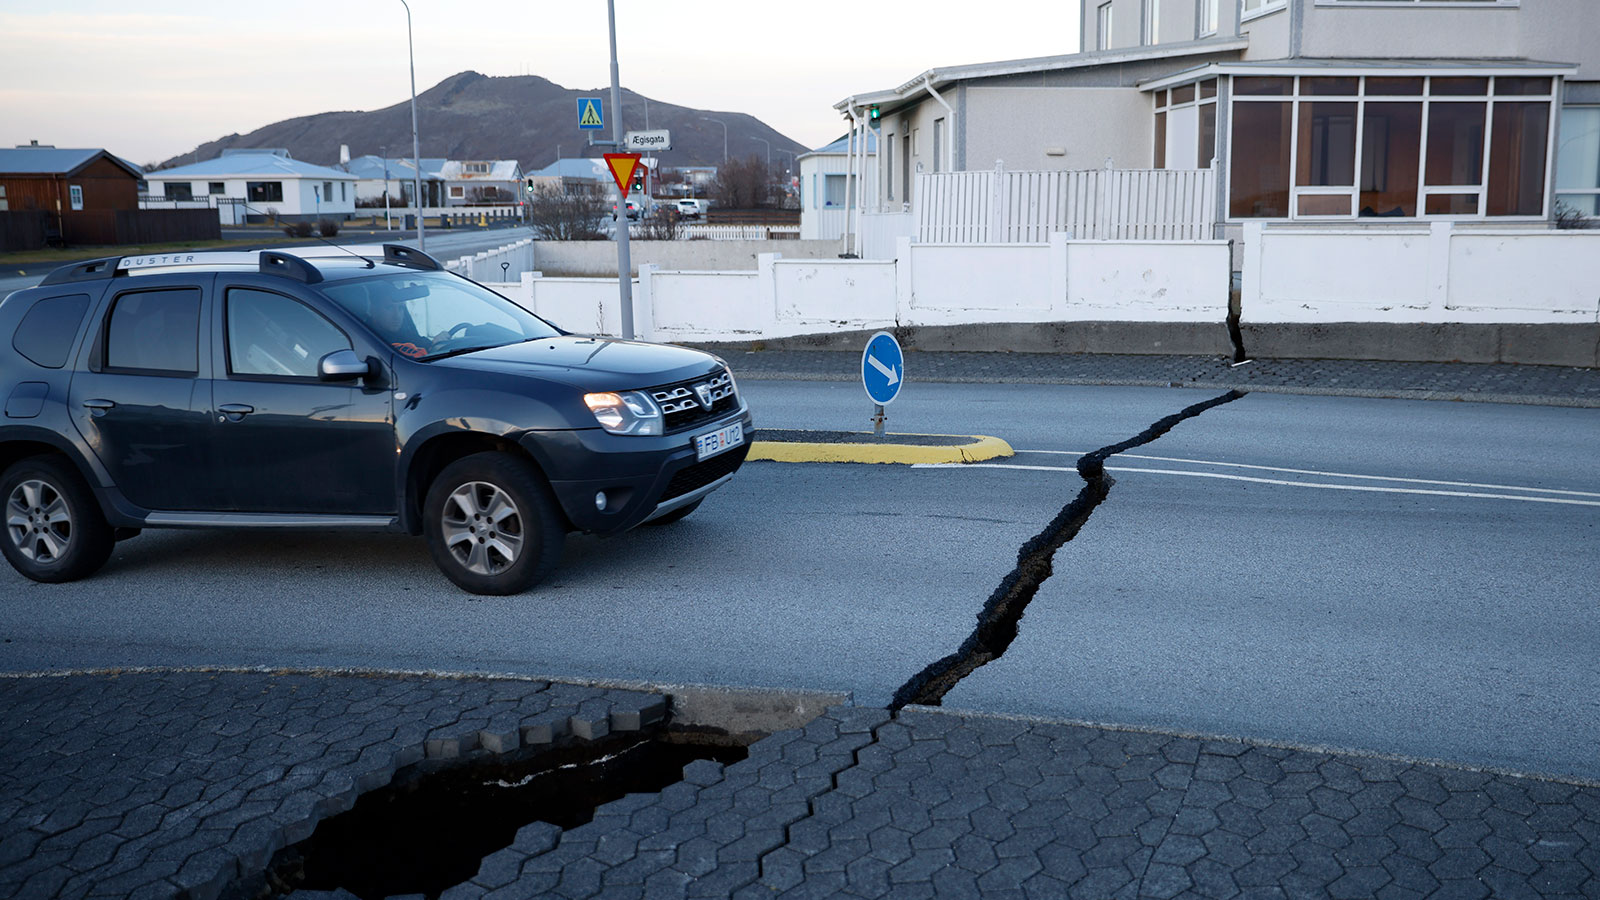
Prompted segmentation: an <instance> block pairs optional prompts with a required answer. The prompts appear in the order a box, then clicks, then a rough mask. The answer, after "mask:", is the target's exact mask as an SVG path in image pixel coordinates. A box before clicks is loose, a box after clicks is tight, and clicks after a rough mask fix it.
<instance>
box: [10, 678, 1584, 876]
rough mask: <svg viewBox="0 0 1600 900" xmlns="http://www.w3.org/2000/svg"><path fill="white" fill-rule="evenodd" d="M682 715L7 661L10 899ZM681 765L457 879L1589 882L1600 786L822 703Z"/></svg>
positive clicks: (253, 840) (156, 863) (457, 688)
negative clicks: (491, 761)
mask: <svg viewBox="0 0 1600 900" xmlns="http://www.w3.org/2000/svg"><path fill="white" fill-rule="evenodd" d="M665 710H666V703H665V698H663V697H662V696H661V695H658V694H649V693H640V692H630V691H615V690H603V689H600V688H591V687H580V686H575V685H567V684H559V683H555V684H552V683H548V682H534V681H521V680H493V679H482V678H470V679H469V678H446V677H425V676H415V675H408V676H357V675H320V674H295V673H264V672H192V671H191V672H165V673H158V672H142V673H133V674H123V675H75V676H62V677H20V678H19V677H7V678H4V679H0V716H3V720H4V721H5V722H6V724H7V725H8V727H7V728H6V731H5V735H4V737H3V738H0V896H5V897H25V898H33V897H56V896H60V897H94V896H107V897H159V898H167V897H200V898H205V897H214V896H216V895H217V893H218V892H219V891H220V890H222V888H224V887H225V886H226V885H227V884H229V883H230V882H232V881H233V880H234V879H235V878H238V877H243V876H249V875H251V874H253V873H258V872H260V871H261V869H262V868H263V867H264V866H265V865H266V864H267V861H268V860H269V858H270V857H271V855H272V854H273V853H274V852H275V851H276V850H278V849H279V848H281V847H283V846H285V845H287V844H291V843H294V842H297V841H299V840H302V839H304V838H305V837H306V836H308V835H309V834H310V833H311V831H312V829H313V828H314V827H315V825H316V823H317V821H318V820H319V819H321V818H323V817H326V816H329V815H333V814H335V813H336V812H339V811H342V810H344V809H347V808H349V807H350V806H351V805H352V804H353V802H354V800H355V798H356V796H357V795H358V794H360V793H362V792H364V791H366V790H371V789H374V788H376V787H378V786H380V785H382V784H385V783H387V782H388V781H389V780H390V779H391V778H392V777H393V775H394V774H395V772H396V771H397V770H398V769H400V768H402V767H405V766H407V765H410V764H413V763H418V762H420V761H422V760H424V759H426V758H431V759H440V760H446V759H450V758H452V757H462V756H466V755H468V754H472V753H474V751H481V752H480V753H478V755H483V754H485V753H502V752H507V751H510V750H512V749H515V748H516V747H518V746H519V745H534V744H548V743H551V742H552V741H554V740H555V739H557V738H559V737H561V736H562V735H563V734H569V735H573V736H577V737H592V738H598V737H603V736H605V735H607V734H608V733H610V732H612V731H624V730H637V729H640V728H648V727H651V726H652V725H653V724H655V723H656V722H658V721H659V720H660V719H661V717H662V716H663V715H664V713H665ZM684 775H685V779H684V780H683V781H682V782H679V783H677V784H674V785H671V786H669V787H668V788H666V789H665V790H663V791H661V792H660V793H656V794H631V795H628V796H626V797H624V798H623V799H621V800H618V801H616V802H613V803H610V804H607V805H604V806H602V807H600V809H599V810H598V811H597V812H596V814H595V817H594V819H593V821H591V822H589V823H588V824H585V825H581V826H578V827H576V828H573V829H570V830H568V831H565V832H563V831H562V830H561V829H560V828H557V827H556V826H553V825H549V824H545V823H534V824H531V825H528V826H526V827H524V828H522V829H521V830H520V831H519V832H518V833H517V835H516V838H515V841H514V842H513V843H512V844H511V846H509V847H506V848H504V849H502V850H499V851H496V852H494V853H492V854H490V855H489V856H488V857H486V858H485V859H484V860H483V862H482V864H481V866H480V868H479V869H478V873H477V875H476V876H475V877H474V878H473V879H472V880H470V881H468V882H466V883H463V884H460V885H456V886H455V887H453V888H450V889H448V890H447V891H445V893H444V895H443V896H444V897H445V898H447V900H467V898H479V897H484V898H491V897H492V898H509V897H516V898H530V897H545V896H551V897H574V898H576V897H602V898H624V897H639V898H646V897H647V898H658V897H660V898H676V897H733V898H741V900H744V898H756V897H835V896H844V897H894V898H902V897H905V898H909V897H986V898H988V897H997V898H1014V897H1085V898H1136V897H1208V898H1209V897H1215V898H1233V897H1241V898H1249V897H1335V898H1343V897H1352V898H1355V897H1377V898H1385V900H1387V898H1407V897H1596V896H1600V787H1597V786H1594V785H1581V784H1569V783H1562V782H1558V781H1550V780H1545V779H1540V778H1534V777H1524V776H1516V775H1510V774H1497V773H1489V772H1479V771H1472V770H1468V769H1463V768H1458V767H1451V766H1447V765H1438V764H1429V763H1420V762H1410V761H1401V760H1393V759H1384V758H1374V757H1365V756H1354V755H1344V754H1338V753H1330V752H1322V751H1311V750H1304V749H1290V748H1284V747H1276V746H1266V745H1260V744H1252V743H1248V742H1240V741H1233V740H1222V739H1208V738H1199V737H1190V736H1181V735H1172V734H1162V733H1153V732H1141V731H1127V730H1115V729H1107V728H1101V727H1092V726H1087V725H1077V724H1067V723H1051V722H1043V721H1038V720H1027V719H1016V718H1005V717H995V716H982V715H972V714H962V713H958V712H952V711H943V710H934V709H926V708H916V707H912V708H908V709H906V710H903V711H901V712H900V713H898V714H891V713H889V712H888V711H886V710H880V709H868V708H857V707H834V708H832V709H830V710H829V711H828V712H827V713H825V714H824V715H822V716H820V717H818V718H816V719H814V720H812V721H811V722H810V723H809V724H807V725H805V726H804V727H803V728H799V729H794V730H789V731H782V732H779V733H777V734H774V735H771V736H769V737H767V738H764V739H762V740H760V741H758V742H757V743H755V744H754V745H753V746H752V747H751V748H750V754H749V757H748V758H747V759H745V760H742V761H740V762H737V763H733V764H731V765H728V766H722V765H720V764H717V763H714V762H708V761H702V762H696V763H692V764H690V765H689V766H687V767H686V768H685V770H684ZM289 896H290V897H291V898H294V900H313V898H348V897H349V896H351V895H349V894H347V893H345V892H343V891H334V892H313V891H305V890H302V891H297V892H295V893H293V894H290V895H289Z"/></svg>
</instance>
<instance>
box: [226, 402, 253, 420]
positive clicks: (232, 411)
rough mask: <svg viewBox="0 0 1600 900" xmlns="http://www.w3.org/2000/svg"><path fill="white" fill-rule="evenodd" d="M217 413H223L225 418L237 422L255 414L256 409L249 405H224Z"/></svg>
mask: <svg viewBox="0 0 1600 900" xmlns="http://www.w3.org/2000/svg"><path fill="white" fill-rule="evenodd" d="M217 411H218V412H220V413H222V415H223V418H225V419H228V420H229V421H233V422H237V421H239V420H240V419H243V418H244V417H245V416H247V415H249V414H251V413H253V412H255V411H256V408H255V407H254V406H251V405H249V404H248V403H224V404H222V405H221V406H219V407H217Z"/></svg>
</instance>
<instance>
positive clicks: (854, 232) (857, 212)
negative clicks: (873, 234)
mask: <svg viewBox="0 0 1600 900" xmlns="http://www.w3.org/2000/svg"><path fill="white" fill-rule="evenodd" d="M861 128H862V125H861V113H860V109H859V107H857V106H856V104H855V100H854V98H851V102H850V130H851V131H852V132H854V131H857V130H860V129H861ZM867 137H868V135H867V134H866V132H865V131H862V132H861V139H860V140H859V141H857V142H856V148H855V150H856V152H857V153H859V154H860V155H861V161H860V164H859V167H858V165H857V162H856V159H855V157H854V156H852V157H851V160H850V171H851V172H853V173H859V174H857V175H856V178H857V179H858V180H864V179H865V177H866V158H867ZM865 188H866V185H865V184H859V183H858V184H857V185H856V190H855V193H854V196H855V206H854V207H853V208H852V207H851V206H849V205H848V199H847V200H846V206H845V213H846V215H848V216H852V217H854V218H855V227H854V228H853V229H850V231H851V234H850V238H851V245H850V252H851V253H854V254H855V255H856V256H857V257H858V258H859V257H860V256H861V212H862V208H863V207H864V206H866V201H867V198H866V190H865Z"/></svg>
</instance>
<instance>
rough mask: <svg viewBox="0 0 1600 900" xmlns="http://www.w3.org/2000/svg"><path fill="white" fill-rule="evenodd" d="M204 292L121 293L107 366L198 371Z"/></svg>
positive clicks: (184, 372)
mask: <svg viewBox="0 0 1600 900" xmlns="http://www.w3.org/2000/svg"><path fill="white" fill-rule="evenodd" d="M199 346H200V291H199V289H198V288H168V289H164V290H153V291H133V292H129V293H126V294H123V295H121V296H119V297H117V300H116V304H115V305H114V306H112V307H111V318H110V322H109V324H108V326H107V328H106V338H105V353H106V356H105V359H106V367H107V368H110V369H123V370H133V371H141V372H151V373H159V374H162V375H196V374H198V373H199V371H200V366H199V360H200V350H199Z"/></svg>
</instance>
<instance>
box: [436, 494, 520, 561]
mask: <svg viewBox="0 0 1600 900" xmlns="http://www.w3.org/2000/svg"><path fill="white" fill-rule="evenodd" d="M442 525H443V528H442V532H443V537H444V545H445V547H446V548H448V549H449V551H450V554H451V555H452V556H454V557H455V560H456V562H457V563H459V564H460V565H461V566H462V567H463V568H465V569H466V570H467V571H469V572H472V573H473V574H475V575H498V574H500V573H501V572H504V571H505V570H506V569H508V568H510V567H511V565H512V564H513V563H515V562H516V561H517V556H518V554H520V553H521V552H522V536H523V528H522V513H521V512H520V511H519V510H518V509H517V504H516V502H515V501H514V500H512V499H511V496H510V495H509V494H507V493H506V492H505V491H503V490H501V489H500V488H499V487H497V486H496V485H493V484H490V483H488V482H486V481H469V482H467V483H465V484H463V485H461V486H460V487H458V488H456V489H455V490H454V491H451V492H450V497H449V499H447V500H446V501H445V504H444V516H443V522H442Z"/></svg>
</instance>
